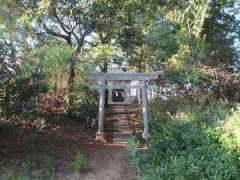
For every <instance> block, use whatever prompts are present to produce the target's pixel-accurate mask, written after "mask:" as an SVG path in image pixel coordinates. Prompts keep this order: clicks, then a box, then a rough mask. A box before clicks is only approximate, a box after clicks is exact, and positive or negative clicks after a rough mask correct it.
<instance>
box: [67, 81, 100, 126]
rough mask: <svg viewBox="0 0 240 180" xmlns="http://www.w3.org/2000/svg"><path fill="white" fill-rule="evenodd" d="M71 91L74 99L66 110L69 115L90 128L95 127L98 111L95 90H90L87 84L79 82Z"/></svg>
mask: <svg viewBox="0 0 240 180" xmlns="http://www.w3.org/2000/svg"><path fill="white" fill-rule="evenodd" d="M85 83H86V82H85ZM73 93H74V94H75V98H76V99H75V102H74V103H73V105H72V106H71V107H70V108H69V110H68V113H69V116H70V117H71V118H72V119H74V120H76V121H78V122H81V123H82V124H85V125H86V126H88V127H90V128H96V127H97V119H96V118H97V112H98V99H97V98H98V94H97V92H96V91H91V90H90V89H89V87H88V86H87V84H79V86H78V87H76V88H75V89H74V92H73Z"/></svg>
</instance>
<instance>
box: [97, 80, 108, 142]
mask: <svg viewBox="0 0 240 180" xmlns="http://www.w3.org/2000/svg"><path fill="white" fill-rule="evenodd" d="M105 89H106V80H102V81H100V84H99V110H98V132H97V133H96V141H99V142H103V143H106V138H105V135H104V113H105V112H104V109H105V96H106V91H105Z"/></svg>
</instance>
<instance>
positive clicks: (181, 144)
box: [131, 104, 240, 180]
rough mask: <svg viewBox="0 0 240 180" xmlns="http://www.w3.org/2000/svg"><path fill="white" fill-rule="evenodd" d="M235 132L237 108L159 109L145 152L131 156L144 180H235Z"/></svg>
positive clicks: (238, 136) (239, 140)
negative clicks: (172, 110) (171, 110)
mask: <svg viewBox="0 0 240 180" xmlns="http://www.w3.org/2000/svg"><path fill="white" fill-rule="evenodd" d="M158 107H161V106H158ZM239 128H240V110H239V109H238V105H235V106H233V107H226V106H223V105H221V104H220V105H214V106H213V105H212V106H208V107H205V108H204V107H202V106H198V105H185V106H179V107H178V108H177V106H176V109H175V112H171V113H169V112H168V111H167V110H166V108H164V107H162V108H159V109H158V110H157V111H155V112H153V113H152V121H151V139H150V140H149V142H148V143H149V150H147V151H146V152H144V153H143V152H138V151H134V150H132V152H131V155H132V157H133V160H134V162H135V163H136V166H137V168H138V171H139V173H140V174H141V176H142V177H143V179H145V180H158V179H159V180H160V179H164V180H166V179H169V180H175V179H176V180H181V179H182V180H185V179H186V180H191V179H193V180H195V179H216V180H221V179H224V180H227V179H238V178H239V177H240V149H239V145H240V133H239Z"/></svg>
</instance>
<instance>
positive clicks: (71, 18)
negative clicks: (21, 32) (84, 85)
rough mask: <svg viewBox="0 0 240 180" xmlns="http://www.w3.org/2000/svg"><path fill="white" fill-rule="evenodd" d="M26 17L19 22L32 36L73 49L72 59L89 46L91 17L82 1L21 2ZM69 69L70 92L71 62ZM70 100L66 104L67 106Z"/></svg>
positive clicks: (72, 83)
mask: <svg viewBox="0 0 240 180" xmlns="http://www.w3.org/2000/svg"><path fill="white" fill-rule="evenodd" d="M21 5H22V7H24V8H25V10H26V13H25V15H24V16H23V20H24V21H25V22H26V23H27V24H28V26H30V27H31V28H34V29H35V31H36V32H38V33H43V34H47V35H51V36H53V37H55V38H58V39H62V40H63V41H65V42H66V43H67V44H68V45H69V46H71V47H73V48H74V49H75V52H74V54H73V56H78V55H80V56H81V57H82V55H83V53H84V47H85V46H87V45H88V44H89V42H88V40H87V37H89V36H91V34H92V33H93V31H94V24H95V21H94V15H93V14H92V12H91V7H92V6H91V5H92V3H91V2H90V1H86V0H77V1H69V0H50V1H49V0H47V1H46V0H40V1H38V0H34V1H32V0H28V1H21ZM72 59H73V60H72V61H71V64H70V69H69V77H68V86H69V90H70V91H71V89H73V87H74V81H75V68H76V67H75V66H76V59H77V58H72ZM71 103H72V100H70V104H71Z"/></svg>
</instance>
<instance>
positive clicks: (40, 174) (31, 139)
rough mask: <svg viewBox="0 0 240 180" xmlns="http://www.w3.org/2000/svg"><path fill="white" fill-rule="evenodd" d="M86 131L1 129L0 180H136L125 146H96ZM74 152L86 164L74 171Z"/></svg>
mask: <svg viewBox="0 0 240 180" xmlns="http://www.w3.org/2000/svg"><path fill="white" fill-rule="evenodd" d="M93 139H94V138H93V136H90V135H89V133H88V132H87V130H86V128H84V127H83V126H82V125H80V124H78V123H76V122H73V121H68V122H64V123H55V124H51V125H49V126H48V128H44V129H43V130H42V131H36V129H31V128H27V129H26V128H20V127H19V126H11V125H1V126H0V179H20V178H22V179H54V180H55V179H59V180H78V179H80V180H120V179H121V180H127V179H137V174H136V169H135V168H134V165H133V164H132V161H131V159H130V157H129V155H128V149H127V146H118V145H114V144H111V145H97V144H95V143H94V141H93ZM77 152H81V153H82V154H83V157H84V159H85V161H86V163H87V165H86V167H85V168H84V170H83V171H81V172H78V171H76V170H74V169H73V167H72V163H73V161H74V159H75V157H76V154H77Z"/></svg>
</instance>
